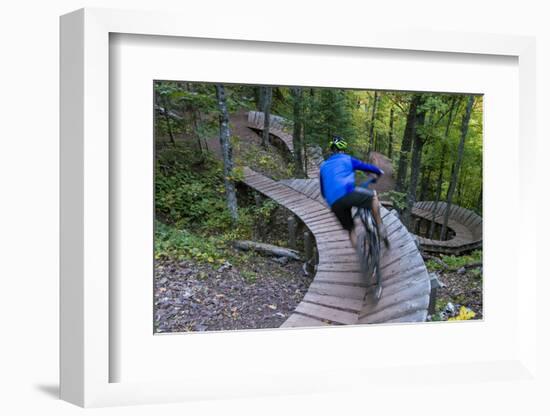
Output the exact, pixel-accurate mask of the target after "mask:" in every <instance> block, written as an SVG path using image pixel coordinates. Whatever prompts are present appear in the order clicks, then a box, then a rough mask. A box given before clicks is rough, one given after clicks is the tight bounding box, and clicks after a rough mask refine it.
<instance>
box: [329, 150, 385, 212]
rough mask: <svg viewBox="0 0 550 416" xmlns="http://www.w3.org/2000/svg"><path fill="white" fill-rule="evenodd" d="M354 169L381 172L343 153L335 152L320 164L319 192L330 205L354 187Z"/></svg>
mask: <svg viewBox="0 0 550 416" xmlns="http://www.w3.org/2000/svg"><path fill="white" fill-rule="evenodd" d="M356 170H362V171H364V172H373V173H376V174H378V175H381V174H382V171H381V170H380V169H379V168H378V167H376V166H374V165H369V164H368V163H365V162H362V161H360V160H358V159H355V158H353V157H351V156H350V155H347V154H345V153H336V154H334V155H332V156H331V157H329V158H328V159H327V160H325V161H324V162H323V163H322V164H321V175H320V176H321V177H320V178H319V181H320V184H321V193H322V195H323V197H324V198H325V200H326V201H327V203H328V204H329V205H330V206H332V204H334V202H336V201H337V200H338V199H340V198H342V197H343V196H344V195H347V194H348V193H350V192H351V191H353V190H354V189H355V171H356Z"/></svg>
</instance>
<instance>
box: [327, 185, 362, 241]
mask: <svg viewBox="0 0 550 416" xmlns="http://www.w3.org/2000/svg"><path fill="white" fill-rule="evenodd" d="M351 208H352V205H350V204H349V202H348V200H347V195H346V196H343V197H342V198H340V199H339V200H337V201H336V202H335V203H334V204H333V205H332V207H331V209H332V212H333V213H334V215H336V218H338V221H340V224H341V225H342V228H343V229H344V230H346V231H347V232H348V233H349V237H350V240H351V244H352V246H353V248H355V247H356V242H355V240H356V239H355V231H354V228H355V227H354V224H353V217H352V216H351Z"/></svg>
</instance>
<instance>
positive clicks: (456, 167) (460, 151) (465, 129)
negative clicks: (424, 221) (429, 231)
mask: <svg viewBox="0 0 550 416" xmlns="http://www.w3.org/2000/svg"><path fill="white" fill-rule="evenodd" d="M473 105H474V96H473V95H470V97H469V98H468V104H467V105H466V112H465V113H464V116H463V117H462V127H461V134H460V142H459V143H458V155H457V158H456V163H455V165H454V169H453V175H452V177H451V184H450V185H449V192H447V206H446V207H445V216H444V218H443V227H441V236H440V238H441V240H443V239H444V237H445V235H446V234H447V226H448V224H449V213H450V211H451V202H452V200H453V195H454V192H455V189H456V184H457V181H458V176H459V174H460V165H461V164H462V156H463V155H464V144H465V142H466V136H467V134H468V125H469V124H470V115H471V114H472V106H473Z"/></svg>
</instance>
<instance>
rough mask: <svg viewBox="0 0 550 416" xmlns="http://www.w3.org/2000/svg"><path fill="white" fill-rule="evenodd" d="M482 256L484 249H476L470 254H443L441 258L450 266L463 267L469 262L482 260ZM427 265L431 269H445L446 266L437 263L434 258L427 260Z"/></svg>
mask: <svg viewBox="0 0 550 416" xmlns="http://www.w3.org/2000/svg"><path fill="white" fill-rule="evenodd" d="M481 258H482V251H481V250H476V251H473V252H471V253H470V254H463V255H461V256H442V257H441V260H442V261H443V263H445V264H446V265H447V266H449V267H450V268H453V269H460V268H461V267H464V266H466V265H468V264H472V263H477V262H481ZM426 267H427V268H428V270H429V271H436V270H438V271H441V270H445V268H444V267H443V266H442V265H441V264H439V263H437V262H436V261H434V260H432V259H430V260H428V261H427V262H426Z"/></svg>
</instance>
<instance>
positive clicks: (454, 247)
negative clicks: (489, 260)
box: [412, 201, 483, 255]
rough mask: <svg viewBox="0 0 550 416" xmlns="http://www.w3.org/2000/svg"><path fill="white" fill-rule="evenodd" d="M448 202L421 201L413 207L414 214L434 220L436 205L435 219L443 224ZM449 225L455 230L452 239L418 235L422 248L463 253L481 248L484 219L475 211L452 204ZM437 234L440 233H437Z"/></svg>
mask: <svg viewBox="0 0 550 416" xmlns="http://www.w3.org/2000/svg"><path fill="white" fill-rule="evenodd" d="M446 206H447V203H446V202H439V203H437V204H436V202H434V201H420V202H417V203H416V204H415V205H414V207H413V211H412V213H413V215H414V216H415V217H418V218H421V219H423V220H425V222H426V223H428V222H429V221H432V218H433V209H434V207H435V219H434V221H435V222H436V223H437V224H439V225H441V224H443V216H444V214H445V207H446ZM448 226H449V228H450V229H452V230H453V231H454V232H455V236H454V237H453V238H451V239H450V240H438V239H429V238H425V237H421V236H417V238H418V241H419V242H420V245H421V246H422V249H423V250H425V251H428V252H433V253H446V254H455V255H458V254H462V253H464V252H466V251H470V250H475V249H478V248H481V246H482V245H483V219H482V218H481V217H480V216H479V215H477V214H476V213H475V212H473V211H471V210H468V209H466V208H462V207H460V206H458V205H451V210H450V214H449V222H448ZM436 235H438V234H437V233H436Z"/></svg>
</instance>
